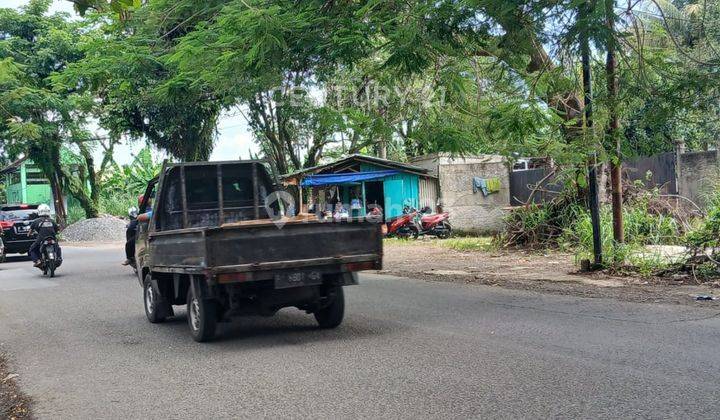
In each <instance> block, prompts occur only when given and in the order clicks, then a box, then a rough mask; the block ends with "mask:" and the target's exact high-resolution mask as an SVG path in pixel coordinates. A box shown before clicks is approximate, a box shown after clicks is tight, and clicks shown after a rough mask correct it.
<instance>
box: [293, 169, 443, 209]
mask: <svg viewBox="0 0 720 420" xmlns="http://www.w3.org/2000/svg"><path fill="white" fill-rule="evenodd" d="M427 172H428V171H427V170H426V169H424V168H421V167H417V166H413V165H408V164H405V163H401V162H395V161H391V160H387V159H380V158H376V157H372V156H364V155H352V156H350V157H347V158H345V159H342V160H339V161H336V162H333V163H329V164H326V165H321V166H316V167H313V168H308V169H305V170H303V171H299V172H295V173H292V174H288V175H285V176H283V177H282V179H283V181H284V183H285V184H286V185H294V186H296V187H297V188H298V191H299V194H298V196H299V198H300V206H299V208H300V209H301V211H302V212H304V213H307V212H310V213H320V212H322V213H324V214H328V213H329V214H331V215H333V216H336V215H343V214H347V216H348V217H364V216H366V215H367V214H368V213H369V212H371V211H373V209H375V208H378V209H380V211H381V212H382V214H383V215H384V217H385V219H386V220H387V219H392V218H395V217H397V216H400V215H401V214H402V211H403V208H404V207H406V206H407V207H413V208H420V207H424V206H429V207H431V208H432V209H433V210H435V209H436V207H437V196H436V195H434V196H432V197H429V196H428V195H427V194H421V191H420V185H421V182H420V180H423V181H424V182H422V184H423V185H425V184H427V183H428V182H431V183H436V182H437V179H436V178H435V177H433V176H431V175H428V173H427ZM433 191H437V189H433ZM421 197H423V199H422V200H421Z"/></svg>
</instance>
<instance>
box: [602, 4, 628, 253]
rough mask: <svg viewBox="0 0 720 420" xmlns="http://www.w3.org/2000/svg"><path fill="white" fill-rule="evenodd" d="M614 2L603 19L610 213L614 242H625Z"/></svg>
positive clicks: (606, 6)
mask: <svg viewBox="0 0 720 420" xmlns="http://www.w3.org/2000/svg"><path fill="white" fill-rule="evenodd" d="M614 4H615V3H614V2H613V1H612V0H605V19H606V24H607V29H608V35H607V36H608V40H607V60H606V63H605V72H606V75H607V90H608V112H609V114H610V123H609V126H608V133H607V135H608V138H609V139H610V140H611V142H610V144H611V145H612V147H613V148H614V149H615V150H614V151H615V154H614V156H613V157H612V159H611V162H610V180H611V184H612V185H611V187H612V213H613V238H614V239H615V242H616V243H623V242H625V232H624V226H623V213H622V156H621V149H620V119H619V117H618V109H617V105H618V104H617V99H618V90H619V82H618V77H617V57H616V55H615V39H614V31H615V12H614V11H613V7H614Z"/></svg>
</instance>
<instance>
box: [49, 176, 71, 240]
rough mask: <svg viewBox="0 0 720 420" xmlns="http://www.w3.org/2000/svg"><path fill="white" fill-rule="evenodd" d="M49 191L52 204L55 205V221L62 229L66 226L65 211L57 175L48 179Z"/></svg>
mask: <svg viewBox="0 0 720 420" xmlns="http://www.w3.org/2000/svg"><path fill="white" fill-rule="evenodd" d="M50 189H51V190H52V194H53V204H54V205H55V219H56V220H55V221H56V222H57V224H58V225H60V228H61V229H62V228H64V227H65V226H66V225H67V211H66V210H65V202H64V201H63V194H62V186H61V185H60V177H59V176H58V174H57V173H55V174H53V175H52V176H51V177H50Z"/></svg>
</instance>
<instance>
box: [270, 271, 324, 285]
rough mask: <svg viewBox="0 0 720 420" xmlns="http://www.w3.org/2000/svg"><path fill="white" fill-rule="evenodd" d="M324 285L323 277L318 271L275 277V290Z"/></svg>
mask: <svg viewBox="0 0 720 420" xmlns="http://www.w3.org/2000/svg"><path fill="white" fill-rule="evenodd" d="M318 284H322V275H321V274H320V273H318V272H317V271H296V272H292V273H281V274H276V275H275V288H276V289H287V288H290V287H300V286H315V285H318Z"/></svg>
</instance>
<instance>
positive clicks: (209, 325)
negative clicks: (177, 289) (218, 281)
mask: <svg viewBox="0 0 720 420" xmlns="http://www.w3.org/2000/svg"><path fill="white" fill-rule="evenodd" d="M193 289H194V288H193V287H190V290H188V297H187V317H188V326H189V327H190V335H192V338H193V340H195V341H197V342H204V341H209V340H212V339H213V338H214V337H215V329H216V327H217V312H218V311H217V302H216V301H214V300H212V299H201V298H199V297H197V296H195V292H194V290H193Z"/></svg>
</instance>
